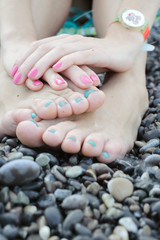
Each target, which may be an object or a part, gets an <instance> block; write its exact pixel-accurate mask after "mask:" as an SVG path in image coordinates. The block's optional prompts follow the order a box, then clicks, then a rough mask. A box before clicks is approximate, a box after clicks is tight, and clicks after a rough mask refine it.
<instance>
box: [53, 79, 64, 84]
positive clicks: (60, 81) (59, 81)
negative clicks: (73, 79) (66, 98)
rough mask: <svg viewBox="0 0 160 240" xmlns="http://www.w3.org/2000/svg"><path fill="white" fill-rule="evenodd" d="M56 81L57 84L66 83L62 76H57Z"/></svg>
mask: <svg viewBox="0 0 160 240" xmlns="http://www.w3.org/2000/svg"><path fill="white" fill-rule="evenodd" d="M55 83H56V84H57V85H61V84H65V81H64V80H63V79H62V78H56V80H55Z"/></svg>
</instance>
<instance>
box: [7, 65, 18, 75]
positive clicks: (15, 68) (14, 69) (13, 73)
mask: <svg viewBox="0 0 160 240" xmlns="http://www.w3.org/2000/svg"><path fill="white" fill-rule="evenodd" d="M17 71H18V66H17V65H14V66H13V68H12V70H11V72H10V74H9V75H10V76H11V77H13V76H14V75H15V74H16V72H17Z"/></svg>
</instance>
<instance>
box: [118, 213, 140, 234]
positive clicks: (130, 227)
mask: <svg viewBox="0 0 160 240" xmlns="http://www.w3.org/2000/svg"><path fill="white" fill-rule="evenodd" d="M118 222H119V224H121V225H122V226H124V227H125V228H126V229H127V231H129V232H133V233H136V232H137V230H138V228H137V225H136V224H135V223H134V222H133V220H132V218H130V217H123V218H120V219H119V221H118Z"/></svg>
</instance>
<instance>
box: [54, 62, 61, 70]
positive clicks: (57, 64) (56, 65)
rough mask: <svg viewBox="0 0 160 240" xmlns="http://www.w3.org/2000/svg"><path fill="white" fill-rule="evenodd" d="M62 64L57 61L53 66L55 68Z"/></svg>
mask: <svg viewBox="0 0 160 240" xmlns="http://www.w3.org/2000/svg"><path fill="white" fill-rule="evenodd" d="M61 66H62V62H57V63H56V64H54V65H53V68H55V69H57V68H59V67H61Z"/></svg>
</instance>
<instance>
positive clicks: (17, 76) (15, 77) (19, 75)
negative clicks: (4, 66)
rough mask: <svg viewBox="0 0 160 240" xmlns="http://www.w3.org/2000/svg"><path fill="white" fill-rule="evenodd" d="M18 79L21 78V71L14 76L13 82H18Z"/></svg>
mask: <svg viewBox="0 0 160 240" xmlns="http://www.w3.org/2000/svg"><path fill="white" fill-rule="evenodd" d="M20 79H21V73H20V72H19V73H17V74H16V75H15V76H14V78H13V82H14V83H18V82H19V81H20Z"/></svg>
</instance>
